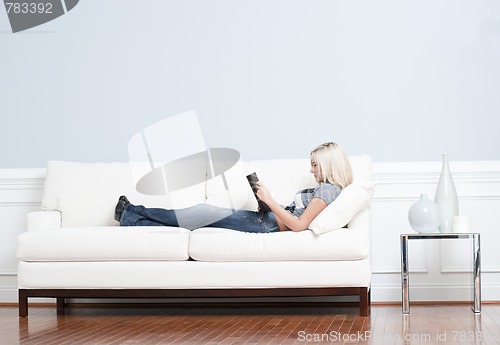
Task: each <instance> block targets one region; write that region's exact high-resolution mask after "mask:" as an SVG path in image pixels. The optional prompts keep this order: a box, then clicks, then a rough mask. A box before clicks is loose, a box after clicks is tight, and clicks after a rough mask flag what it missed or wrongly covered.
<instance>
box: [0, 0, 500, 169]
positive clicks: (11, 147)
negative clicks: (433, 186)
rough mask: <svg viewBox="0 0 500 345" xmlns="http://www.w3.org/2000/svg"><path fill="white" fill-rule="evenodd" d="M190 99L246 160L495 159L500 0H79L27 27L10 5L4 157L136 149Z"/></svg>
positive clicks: (214, 133) (0, 138) (33, 161)
mask: <svg viewBox="0 0 500 345" xmlns="http://www.w3.org/2000/svg"><path fill="white" fill-rule="evenodd" d="M188 110H196V111H197V113H198V116H199V119H200V122H201V126H202V129H203V132H204V136H205V141H206V143H207V145H208V146H211V147H232V148H235V149H237V150H239V151H240V152H241V154H242V156H243V158H244V159H260V158H279V157H288V158H297V157H306V156H307V154H308V152H309V150H310V149H311V148H312V147H314V146H315V145H316V144H318V143H320V142H323V141H326V140H335V141H337V142H339V143H340V144H341V145H343V146H344V148H345V149H346V151H347V152H348V153H349V154H361V153H368V154H370V155H371V156H372V157H373V158H374V159H375V160H376V161H420V160H440V159H441V153H444V152H448V153H449V154H450V159H451V160H498V159H500V139H499V136H498V131H499V128H500V1H496V0H491V1H482V0H474V1H456V0H446V1H445V0H420V1H400V0H394V1H381V0H372V1H351V0H338V1H335V0H324V1H322V0H314V1H305V0H303V1H292V0H283V1H275V0H253V1H237V0H226V1H214V0H197V1H194V0H182V1H181V0H177V1H166V0H144V1H131V0H81V1H80V3H79V4H78V5H77V7H75V8H74V9H73V10H72V11H70V12H69V13H68V14H66V15H64V16H62V17H60V18H58V19H56V20H54V21H52V22H49V23H46V24H44V25H42V26H39V27H37V28H33V29H31V30H28V31H25V32H20V33H16V34H12V32H11V31H10V25H9V22H8V20H7V15H6V12H5V11H4V10H3V8H0V116H1V124H2V134H1V135H0V148H1V149H0V150H1V151H0V152H1V159H0V168H20V167H43V166H45V162H46V161H47V160H49V159H64V160H78V161H126V160H127V159H128V158H127V144H128V140H129V139H130V138H131V137H132V136H133V135H134V134H135V133H136V132H137V131H139V130H140V129H142V128H143V127H146V126H148V125H150V124H153V123H155V122H157V121H159V120H162V119H164V118H166V117H168V116H172V115H174V114H177V113H180V112H184V111H188Z"/></svg>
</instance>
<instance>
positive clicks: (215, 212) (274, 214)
mask: <svg viewBox="0 0 500 345" xmlns="http://www.w3.org/2000/svg"><path fill="white" fill-rule="evenodd" d="M310 158H311V171H310V172H311V173H312V174H313V175H314V178H315V180H316V182H318V184H319V185H318V186H317V187H315V188H308V189H303V190H301V191H299V192H297V194H296V195H295V200H294V201H293V202H292V203H291V204H290V205H289V206H287V207H283V206H281V205H280V204H279V203H278V202H277V201H276V200H274V199H273V197H272V195H271V194H270V193H269V191H268V189H267V188H266V187H265V186H264V184H262V183H261V182H260V181H259V182H257V189H258V191H257V197H258V198H259V199H260V200H261V201H263V202H264V203H266V204H267V205H268V206H269V208H270V209H271V212H267V213H265V214H263V213H261V212H256V211H248V210H233V209H226V208H220V207H217V206H213V205H209V204H199V205H196V206H192V207H188V208H184V209H162V208H146V207H144V206H136V205H133V204H131V203H130V202H129V201H128V199H127V198H126V197H125V196H121V197H120V198H119V200H118V203H117V205H116V208H115V219H116V220H117V221H119V222H120V225H121V226H148V225H150V226H176V227H178V226H181V227H183V228H186V229H189V230H194V229H197V228H200V227H204V226H208V227H218V228H227V229H232V230H237V231H243V232H255V233H267V232H276V231H285V230H293V231H302V230H305V229H307V228H308V227H309V224H311V222H312V221H313V219H314V218H315V217H316V216H317V215H318V214H319V213H320V212H321V211H322V210H323V209H324V208H325V207H326V206H328V205H329V204H330V203H332V202H333V201H334V200H335V199H336V198H337V196H338V195H339V194H340V192H341V191H342V189H344V188H345V187H346V186H348V185H349V184H351V183H352V169H351V165H350V163H349V159H348V157H347V155H346V154H345V152H344V151H343V150H342V148H341V147H340V146H339V145H337V144H335V143H333V142H328V143H324V144H321V145H319V146H318V147H316V148H315V149H314V150H312V151H311V154H310ZM181 220H182V221H181Z"/></svg>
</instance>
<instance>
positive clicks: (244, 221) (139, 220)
mask: <svg viewBox="0 0 500 345" xmlns="http://www.w3.org/2000/svg"><path fill="white" fill-rule="evenodd" d="M120 225H122V226H176V227H182V228H186V229H189V230H194V229H198V228H201V227H217V228H225V229H232V230H237V231H243V232H256V233H268V232H276V231H279V227H278V221H277V220H276V216H275V215H274V213H272V212H268V213H266V214H264V215H262V214H261V213H259V212H254V211H247V210H233V209H228V208H221V207H217V206H213V205H208V204H199V205H196V206H192V207H188V208H183V209H176V210H173V209H170V210H169V209H163V208H147V207H144V206H136V205H128V206H127V208H126V209H125V210H124V211H123V213H122V216H121V218H120Z"/></svg>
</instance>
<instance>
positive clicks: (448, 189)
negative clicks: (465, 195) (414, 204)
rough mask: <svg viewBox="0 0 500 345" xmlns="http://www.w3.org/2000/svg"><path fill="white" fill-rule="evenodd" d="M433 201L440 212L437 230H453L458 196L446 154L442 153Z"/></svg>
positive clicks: (447, 231) (444, 231)
mask: <svg viewBox="0 0 500 345" xmlns="http://www.w3.org/2000/svg"><path fill="white" fill-rule="evenodd" d="M434 201H435V202H436V204H437V205H438V206H439V211H440V213H441V224H440V225H439V231H440V232H443V233H450V232H453V217H454V216H458V196H457V190H456V188H455V183H454V182H453V177H452V176H451V171H450V165H449V163H448V155H447V154H443V167H442V169H441V176H440V177H439V182H438V185H437V189H436V197H435V199H434Z"/></svg>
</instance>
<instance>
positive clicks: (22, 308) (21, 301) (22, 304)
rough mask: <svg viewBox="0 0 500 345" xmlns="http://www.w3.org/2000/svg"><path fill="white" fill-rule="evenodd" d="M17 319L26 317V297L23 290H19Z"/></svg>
mask: <svg viewBox="0 0 500 345" xmlns="http://www.w3.org/2000/svg"><path fill="white" fill-rule="evenodd" d="M18 294H19V300H18V303H19V317H26V316H28V296H27V295H26V292H25V291H24V290H19V291H18Z"/></svg>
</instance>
